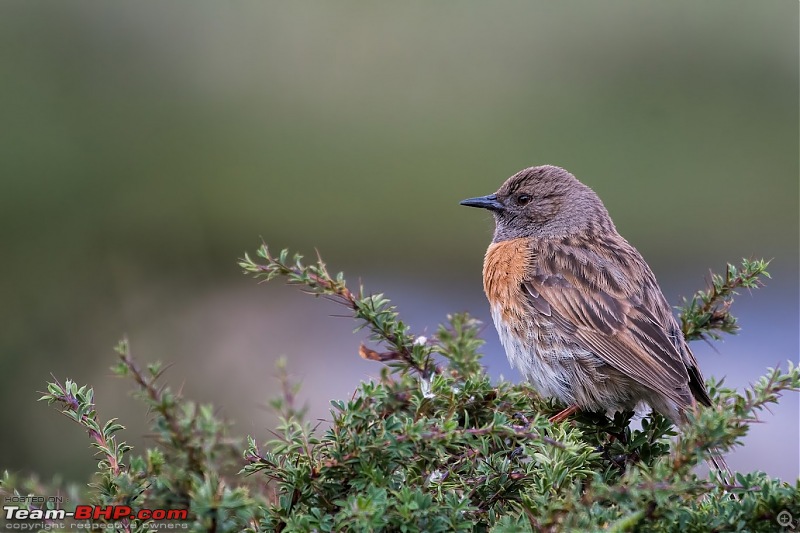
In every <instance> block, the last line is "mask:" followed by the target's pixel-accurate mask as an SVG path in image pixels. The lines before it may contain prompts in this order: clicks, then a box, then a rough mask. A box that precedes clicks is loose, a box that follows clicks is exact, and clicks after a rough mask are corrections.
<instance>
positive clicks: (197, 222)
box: [0, 0, 800, 480]
mask: <svg viewBox="0 0 800 533" xmlns="http://www.w3.org/2000/svg"><path fill="white" fill-rule="evenodd" d="M797 42H798V6H797V3H796V2H779V1H768V2H750V1H731V0H714V1H707V2H702V3H696V2H691V1H674V2H655V1H648V2H629V1H620V0H612V1H605V2H592V1H589V0H582V1H575V2H559V3H555V2H528V3H516V2H504V3H479V2H437V3H428V2H422V1H414V2H405V3H402V4H396V3H370V4H364V3H360V2H337V3H335V4H333V3H323V2H285V3H278V2H219V3H212V2H191V3H189V2H169V3H141V2H115V3H97V2H87V1H76V2H64V3H56V2H44V1H27V0H26V1H22V0H20V1H6V2H3V3H2V4H0V43H2V45H0V74H1V75H2V84H0V116H1V117H2V128H0V234H1V235H2V259H3V260H2V262H0V320H1V321H2V322H1V323H2V335H1V336H0V404H2V405H3V406H4V409H2V412H0V427H2V428H3V431H2V433H1V434H0V467H6V468H10V469H11V470H14V471H22V472H32V471H33V472H39V473H41V474H42V475H43V476H45V477H49V476H51V475H53V474H55V473H60V474H62V475H63V476H65V477H66V478H67V479H71V480H81V479H83V478H84V476H85V475H86V474H87V473H88V472H90V471H92V469H93V465H94V461H93V460H92V458H91V452H90V451H89V450H88V443H87V440H86V438H85V435H81V434H80V433H79V432H76V431H75V430H74V428H72V427H71V426H70V424H69V422H68V421H67V420H62V419H61V418H60V417H58V416H57V415H56V414H54V413H53V412H52V410H50V409H47V408H46V407H45V406H43V405H42V404H37V403H36V402H35V399H36V398H37V397H38V395H37V394H36V392H35V391H38V390H42V389H43V387H44V383H45V381H46V380H48V379H49V378H50V373H51V372H52V373H54V374H55V375H56V376H58V377H59V378H63V377H70V378H72V379H74V380H76V381H78V382H81V383H90V384H92V385H93V386H94V387H95V389H96V392H97V396H98V398H97V401H98V405H99V411H100V416H101V417H102V418H109V417H112V416H119V417H120V418H121V422H122V423H123V424H125V425H127V426H128V428H129V430H128V431H127V432H126V434H125V438H126V439H127V440H128V441H129V442H131V443H132V444H134V445H140V444H141V443H142V442H145V441H146V439H147V435H145V434H144V432H145V427H146V425H145V422H146V415H145V414H144V413H143V409H142V408H141V407H140V406H139V405H137V404H136V403H135V401H134V400H132V399H130V398H129V397H128V396H127V395H126V391H127V389H128V384H127V383H123V382H119V381H114V379H113V378H111V377H109V376H110V372H109V371H108V370H107V369H108V367H109V366H110V364H111V363H112V362H113V360H114V357H113V353H112V350H111V347H112V346H113V345H114V344H115V343H116V341H117V339H118V338H120V337H121V336H122V335H123V334H127V335H128V336H129V337H130V340H131V345H132V348H133V353H134V355H135V356H136V357H137V358H139V359H140V360H142V361H146V360H154V359H162V360H164V361H165V362H171V363H173V364H174V366H173V368H172V369H171V370H170V371H169V372H168V374H167V379H168V380H169V381H171V383H172V384H173V385H175V386H176V387H180V386H181V385H182V386H183V390H184V393H185V394H186V395H189V396H192V397H193V398H194V399H197V400H199V401H213V402H214V403H215V405H216V406H217V407H218V410H219V411H220V412H222V413H223V414H224V415H225V416H227V417H229V418H231V419H234V420H235V421H236V424H237V426H236V427H237V428H238V430H239V431H241V432H242V433H251V434H253V435H255V436H256V437H257V438H259V439H263V438H266V436H267V429H268V428H270V427H272V426H273V425H274V420H273V419H272V418H271V415H269V413H268V412H267V411H266V410H265V409H263V406H264V405H265V404H266V403H267V401H268V399H269V398H270V397H272V396H273V395H274V393H275V392H276V391H275V387H276V382H275V380H274V379H273V370H272V369H273V362H274V360H275V359H276V358H277V357H278V356H280V355H286V356H287V357H288V358H289V361H290V363H289V367H290V369H291V371H292V372H293V373H294V374H295V375H296V376H298V377H299V378H300V379H302V380H303V381H304V382H305V388H304V389H303V392H302V396H303V398H304V399H305V400H307V401H308V402H309V404H310V407H311V414H312V416H316V417H323V418H324V417H326V416H327V409H328V400H330V399H333V398H345V397H349V395H350V393H351V392H352V390H353V389H354V387H355V386H356V385H357V383H358V382H359V381H360V380H363V379H367V378H368V377H369V376H372V375H375V374H376V373H377V372H378V368H377V367H376V364H375V363H369V362H366V361H361V360H359V358H358V356H357V355H356V350H357V347H358V340H359V338H358V337H352V336H351V331H350V329H351V324H350V323H349V322H345V321H342V320H340V319H332V318H328V317H327V315H328V314H330V313H336V312H337V310H336V308H335V307H334V306H333V305H332V304H326V303H324V302H315V301H313V300H312V299H310V298H305V297H303V296H300V295H297V294H295V293H294V292H293V291H292V290H291V289H283V288H280V287H277V286H276V287H257V286H255V285H254V284H253V283H252V281H251V280H248V279H247V278H245V277H244V276H242V275H241V274H240V272H239V268H238V267H237V266H236V259H237V258H238V257H240V256H241V255H242V253H243V252H244V251H245V250H253V249H255V247H256V246H257V245H258V244H259V237H263V238H264V240H265V241H266V242H268V243H269V244H270V245H271V246H272V247H273V248H274V249H278V248H280V247H284V246H290V247H291V248H292V249H299V250H304V251H305V252H306V253H307V254H313V251H314V248H315V247H316V248H318V249H319V250H320V252H321V253H322V255H323V257H324V258H325V259H326V260H327V261H328V263H329V265H330V267H331V269H332V270H345V272H346V273H347V275H348V277H349V279H350V280H351V281H355V280H356V279H357V278H358V277H359V276H360V277H361V279H362V280H363V281H364V283H365V285H366V286H367V289H371V290H373V291H381V292H386V293H387V294H388V296H390V297H392V298H393V299H394V301H395V302H396V303H397V304H398V305H399V309H400V311H401V314H402V316H403V317H404V318H405V319H407V320H408V321H409V322H410V323H411V324H412V325H413V326H415V328H416V330H417V332H419V333H425V332H426V330H425V329H424V328H425V327H426V326H428V329H427V333H430V332H431V331H432V329H433V326H434V325H435V323H437V322H438V321H441V320H443V318H444V315H445V314H446V313H447V312H451V311H460V310H468V311H470V312H472V313H474V314H475V315H477V316H479V317H481V318H482V319H483V320H484V321H485V322H487V324H490V319H489V313H488V308H487V305H486V303H485V300H484V299H483V295H482V292H481V284H480V269H481V261H482V255H483V251H484V249H485V246H486V245H487V243H488V240H489V239H490V235H491V220H490V218H489V217H488V215H486V214H481V213H477V212H475V211H474V210H468V209H465V208H461V207H459V206H458V201H459V200H461V199H463V198H466V197H469V196H476V195H480V194H487V193H489V192H492V191H494V190H495V189H496V188H497V187H498V186H499V185H500V183H501V182H502V181H503V180H504V179H505V178H506V177H508V176H509V175H511V174H512V173H514V172H516V171H517V170H519V169H521V168H523V167H526V166H531V165H536V164H544V163H550V164H557V165H560V166H564V167H565V168H567V169H569V170H570V171H572V172H573V173H575V174H576V175H577V176H578V178H579V179H581V180H582V181H584V182H585V183H587V184H588V185H590V186H591V187H593V188H594V189H595V190H596V191H597V192H598V194H599V195H600V196H601V198H602V199H603V200H604V201H605V203H606V206H607V207H608V208H609V211H610V212H611V214H612V216H613V218H614V220H615V222H616V224H617V226H618V228H619V230H620V232H621V233H622V234H623V235H625V236H626V237H627V238H628V239H629V240H630V241H631V242H632V243H633V244H634V245H636V246H637V247H638V248H639V249H640V250H641V251H642V253H643V254H644V256H645V258H646V259H647V260H648V261H649V262H650V264H651V266H652V267H653V269H654V270H655V272H656V275H657V276H658V277H659V279H660V281H661V283H662V286H663V288H664V289H665V293H666V294H667V297H668V298H669V299H670V300H671V301H672V302H673V303H675V304H677V303H679V297H680V296H688V295H690V294H691V293H692V292H693V291H694V290H695V289H697V288H700V287H701V286H702V285H703V284H704V283H705V280H704V278H703V276H704V274H706V273H707V271H708V269H709V268H713V269H715V270H716V271H721V270H722V268H723V266H724V264H725V262H726V261H732V262H738V258H740V257H742V256H751V255H752V256H755V257H766V258H774V260H773V262H772V265H771V267H770V271H771V272H772V274H773V280H772V282H771V283H770V285H769V286H768V287H767V288H766V289H764V290H763V291H758V293H757V294H756V295H755V297H753V298H751V297H750V296H748V295H746V294H745V295H743V296H742V297H741V298H740V299H739V301H738V302H737V304H736V305H735V307H734V314H737V315H738V316H739V317H740V323H741V325H742V327H743V332H742V334H741V335H740V336H738V337H735V338H730V339H728V340H727V341H726V342H725V343H723V344H718V345H716V351H715V350H714V349H712V348H711V347H708V346H705V345H702V344H699V345H696V348H695V349H696V352H697V354H698V357H699V358H700V361H701V365H702V366H703V368H704V370H705V373H706V374H707V375H715V376H717V377H721V376H723V375H727V376H728V378H727V383H728V384H729V385H734V386H740V387H741V386H743V385H744V384H746V383H748V382H749V381H750V380H752V379H755V378H756V377H757V376H760V375H761V374H762V373H763V369H764V367H766V366H772V365H775V364H777V363H779V362H780V361H785V360H786V359H795V360H796V359H797V357H798V350H797V348H798V345H797V343H798V103H797V94H798V46H797ZM485 337H486V338H487V340H488V344H487V346H486V353H487V359H486V361H487V362H488V364H489V366H490V371H491V372H492V373H493V374H494V375H495V376H499V375H500V374H503V375H505V376H506V377H507V378H509V379H513V380H517V379H519V376H518V375H517V373H516V372H515V371H513V370H511V369H510V368H509V367H508V364H507V362H506V361H505V356H504V354H503V353H502V348H501V347H500V346H499V343H498V342H497V337H496V335H495V332H494V330H493V329H492V328H491V326H488V327H487V328H486V330H485ZM799 416H800V414H799V413H798V401H797V398H796V397H792V398H787V400H786V401H785V402H784V403H783V404H782V405H781V406H780V408H779V409H778V410H776V411H775V413H774V415H773V416H771V417H768V418H767V419H765V421H766V422H769V423H768V424H764V425H763V426H759V427H758V428H756V429H755V430H754V431H753V433H752V434H751V436H750V437H749V438H748V440H747V446H746V447H745V448H744V449H742V450H740V451H739V452H738V453H737V454H736V455H735V456H734V457H732V458H731V459H730V461H729V462H730V463H731V465H732V466H733V467H734V468H737V467H738V468H742V469H747V470H755V469H760V470H766V471H767V472H769V473H771V474H772V475H778V476H781V477H784V478H787V479H788V478H796V477H797V476H798V457H797V450H798V444H799V443H798V417H799ZM54 435H57V436H58V443H59V445H58V446H57V447H54V446H53V445H52V442H53V441H52V440H51V439H50V438H48V439H45V438H44V437H45V436H47V437H52V436H54Z"/></svg>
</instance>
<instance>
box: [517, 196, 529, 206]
mask: <svg viewBox="0 0 800 533" xmlns="http://www.w3.org/2000/svg"><path fill="white" fill-rule="evenodd" d="M530 201H531V196H530V195H529V194H520V195H519V196H517V204H518V205H525V204H527V203H528V202H530Z"/></svg>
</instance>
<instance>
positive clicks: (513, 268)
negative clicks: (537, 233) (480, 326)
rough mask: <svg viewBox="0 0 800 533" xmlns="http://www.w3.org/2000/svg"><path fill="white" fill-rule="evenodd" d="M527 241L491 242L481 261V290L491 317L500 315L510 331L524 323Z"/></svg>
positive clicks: (529, 252)
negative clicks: (491, 313) (490, 308)
mask: <svg viewBox="0 0 800 533" xmlns="http://www.w3.org/2000/svg"><path fill="white" fill-rule="evenodd" d="M531 255H532V254H531V248H530V241H529V240H528V239H511V240H507V241H502V242H496V243H492V244H491V245H490V246H489V249H488V250H486V256H485V257H484V261H483V290H484V291H485V292H486V298H487V299H488V300H489V304H490V305H491V307H492V312H493V314H494V315H495V316H498V315H499V316H500V317H502V319H503V320H504V321H505V322H506V323H507V325H508V326H509V327H511V329H517V328H518V327H521V326H522V324H524V323H525V322H526V321H527V320H526V317H525V314H526V312H527V306H526V305H525V296H524V293H523V292H522V287H521V284H522V281H523V280H524V279H525V273H526V271H527V269H528V265H529V264H530V261H531V259H532V257H531Z"/></svg>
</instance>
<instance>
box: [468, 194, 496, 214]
mask: <svg viewBox="0 0 800 533" xmlns="http://www.w3.org/2000/svg"><path fill="white" fill-rule="evenodd" d="M461 205H466V206H467V207H480V208H481V209H488V210H489V211H502V210H503V204H501V203H500V202H499V201H498V200H497V195H496V194H489V195H487V196H478V197H477V198H467V199H466V200H462V201H461Z"/></svg>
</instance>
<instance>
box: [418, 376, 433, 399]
mask: <svg viewBox="0 0 800 533" xmlns="http://www.w3.org/2000/svg"><path fill="white" fill-rule="evenodd" d="M419 390H421V391H422V396H423V397H424V398H435V397H436V395H435V394H434V393H433V391H432V390H431V382H430V381H428V380H427V379H423V378H420V380H419Z"/></svg>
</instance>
